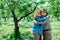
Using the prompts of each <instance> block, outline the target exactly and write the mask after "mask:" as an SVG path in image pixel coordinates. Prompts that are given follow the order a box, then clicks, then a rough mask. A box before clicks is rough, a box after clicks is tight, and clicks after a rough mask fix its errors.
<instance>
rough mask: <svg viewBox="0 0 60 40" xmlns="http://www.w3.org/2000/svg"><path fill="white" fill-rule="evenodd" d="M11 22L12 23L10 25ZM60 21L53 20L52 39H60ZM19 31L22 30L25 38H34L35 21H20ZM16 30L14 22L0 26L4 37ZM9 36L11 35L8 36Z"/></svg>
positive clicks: (26, 39)
mask: <svg viewBox="0 0 60 40" xmlns="http://www.w3.org/2000/svg"><path fill="white" fill-rule="evenodd" d="M9 24H10V25H9ZM59 26H60V22H51V28H52V40H59V39H60V38H59V37H60V31H59V30H60V27H59ZM19 28H20V29H19V31H20V32H21V37H22V38H24V40H33V33H32V28H33V22H21V23H20V22H19ZM13 31H14V24H12V23H11V22H10V23H6V25H1V26H0V38H2V37H3V36H4V35H6V34H11V33H13ZM7 38H9V37H7Z"/></svg>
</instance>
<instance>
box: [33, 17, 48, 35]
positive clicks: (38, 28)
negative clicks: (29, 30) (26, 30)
mask: <svg viewBox="0 0 60 40" xmlns="http://www.w3.org/2000/svg"><path fill="white" fill-rule="evenodd" d="M46 19H47V18H46V17H38V18H36V19H35V20H36V21H37V22H43V21H45V20H46ZM33 33H37V34H39V35H42V34H43V26H42V24H35V23H34V27H33Z"/></svg>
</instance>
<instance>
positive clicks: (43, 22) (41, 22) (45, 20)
mask: <svg viewBox="0 0 60 40" xmlns="http://www.w3.org/2000/svg"><path fill="white" fill-rule="evenodd" d="M42 20H44V21H41V19H40V22H38V21H36V20H34V23H36V24H45V23H46V22H47V20H48V18H46V17H44V18H43V19H42Z"/></svg>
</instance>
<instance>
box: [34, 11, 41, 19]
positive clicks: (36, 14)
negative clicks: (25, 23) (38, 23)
mask: <svg viewBox="0 0 60 40" xmlns="http://www.w3.org/2000/svg"><path fill="white" fill-rule="evenodd" d="M41 12H42V11H36V12H35V13H34V19H36V18H37V17H39V15H40V17H41V16H42V15H41Z"/></svg>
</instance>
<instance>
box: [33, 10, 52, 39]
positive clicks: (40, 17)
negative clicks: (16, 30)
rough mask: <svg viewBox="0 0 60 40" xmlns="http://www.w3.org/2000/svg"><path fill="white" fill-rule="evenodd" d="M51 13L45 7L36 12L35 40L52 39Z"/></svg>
mask: <svg viewBox="0 0 60 40" xmlns="http://www.w3.org/2000/svg"><path fill="white" fill-rule="evenodd" d="M49 18H50V15H49V14H48V13H47V11H46V10H45V9H43V11H37V12H35V14H34V27H33V30H32V31H33V35H34V40H42V37H43V40H51V27H50V20H49Z"/></svg>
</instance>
